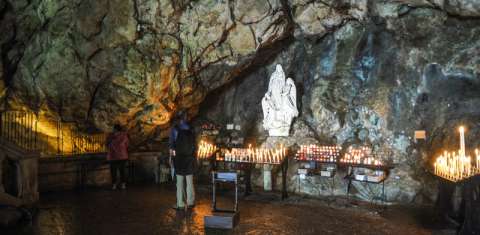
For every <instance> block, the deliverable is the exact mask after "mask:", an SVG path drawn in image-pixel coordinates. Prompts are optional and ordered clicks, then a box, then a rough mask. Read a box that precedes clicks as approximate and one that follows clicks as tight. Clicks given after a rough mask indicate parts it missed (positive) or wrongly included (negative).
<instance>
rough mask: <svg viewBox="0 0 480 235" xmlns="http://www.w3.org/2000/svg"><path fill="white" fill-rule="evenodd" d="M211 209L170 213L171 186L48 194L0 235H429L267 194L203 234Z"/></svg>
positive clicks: (389, 217)
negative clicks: (28, 222)
mask: <svg viewBox="0 0 480 235" xmlns="http://www.w3.org/2000/svg"><path fill="white" fill-rule="evenodd" d="M223 199H224V200H227V199H226V198H223ZM210 203H211V201H210V192H209V190H208V188H207V187H204V188H200V189H199V190H197V206H196V207H195V208H194V209H193V210H192V211H186V212H185V211H176V210H174V209H173V208H172V207H173V205H174V204H175V190H174V188H173V187H172V186H133V187H129V189H128V190H126V191H111V190H106V189H91V190H89V191H86V192H57V193H50V194H44V195H42V199H41V203H40V212H39V214H38V215H37V216H36V218H35V221H34V223H33V225H32V226H25V227H22V228H16V229H10V230H7V231H5V232H2V233H1V234H4V233H5V234H39V235H45V234H48V235H50V234H53V235H57V234H58V235H63V234H89V235H90V234H106V235H108V234H115V235H119V234H136V235H137V234H138V235H139V234H389V235H392V234H432V231H431V230H429V229H426V228H425V226H423V225H421V224H420V223H417V222H416V221H415V220H414V218H415V216H413V215H410V214H408V213H410V212H409V211H406V210H401V209H398V208H394V207H392V208H388V209H387V211H388V213H382V214H379V213H377V212H376V211H374V210H371V209H368V208H352V207H343V208H340V207H338V206H330V205H328V203H325V202H324V201H323V202H322V201H320V200H312V199H301V198H298V197H297V198H295V197H292V198H291V199H289V200H287V201H283V202H282V201H281V200H279V199H278V197H276V196H272V195H271V194H266V195H262V194H260V195H259V194H257V195H253V196H250V197H248V198H247V199H243V200H241V201H240V224H239V225H238V226H237V228H235V229H234V230H231V231H225V230H213V229H207V230H205V228H204V224H203V217H204V216H205V215H207V214H210V210H211V204H210ZM397 212H398V213H397ZM383 214H385V215H383ZM397 214H400V215H401V216H396V215H397ZM396 218H410V219H411V220H408V221H405V220H404V219H398V220H397V219H396Z"/></svg>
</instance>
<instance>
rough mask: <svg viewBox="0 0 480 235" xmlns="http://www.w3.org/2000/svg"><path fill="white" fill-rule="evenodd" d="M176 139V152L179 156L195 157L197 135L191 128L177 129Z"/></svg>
mask: <svg viewBox="0 0 480 235" xmlns="http://www.w3.org/2000/svg"><path fill="white" fill-rule="evenodd" d="M177 131H178V134H177V139H176V140H175V154H176V155H177V156H188V157H190V156H191V157H193V155H194V154H195V136H194V135H193V132H192V131H191V130H190V129H180V128H178V129H177Z"/></svg>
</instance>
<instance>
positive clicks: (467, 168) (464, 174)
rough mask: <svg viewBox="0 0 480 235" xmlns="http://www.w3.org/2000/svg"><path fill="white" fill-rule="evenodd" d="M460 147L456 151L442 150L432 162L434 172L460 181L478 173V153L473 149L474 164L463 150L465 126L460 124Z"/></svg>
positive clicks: (479, 159) (479, 158) (479, 166)
mask: <svg viewBox="0 0 480 235" xmlns="http://www.w3.org/2000/svg"><path fill="white" fill-rule="evenodd" d="M458 131H459V132H460V149H459V150H458V152H447V151H444V152H443V153H442V154H441V155H440V156H439V157H437V159H436V160H435V162H434V163H433V167H434V174H435V175H437V176H440V177H442V178H445V179H447V180H450V181H454V182H455V181H460V180H463V179H465V178H469V177H471V176H473V175H475V174H479V173H480V153H479V151H478V149H475V162H474V163H475V164H472V158H471V157H470V156H467V155H466V151H465V128H464V127H463V126H460V127H459V128H458Z"/></svg>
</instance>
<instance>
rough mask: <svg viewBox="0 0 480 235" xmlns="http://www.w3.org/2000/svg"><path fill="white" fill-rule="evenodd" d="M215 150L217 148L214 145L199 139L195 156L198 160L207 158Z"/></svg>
mask: <svg viewBox="0 0 480 235" xmlns="http://www.w3.org/2000/svg"><path fill="white" fill-rule="evenodd" d="M217 150H218V148H217V146H216V145H214V144H212V143H209V142H207V141H205V140H201V141H200V143H198V147H197V158H198V159H200V160H208V159H210V158H211V157H212V156H213V155H214V154H215V153H216V152H217Z"/></svg>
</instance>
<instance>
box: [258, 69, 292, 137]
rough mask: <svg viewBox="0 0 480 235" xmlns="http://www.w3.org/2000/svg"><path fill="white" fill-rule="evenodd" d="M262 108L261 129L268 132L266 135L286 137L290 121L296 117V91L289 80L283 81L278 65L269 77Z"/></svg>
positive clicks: (281, 70)
mask: <svg viewBox="0 0 480 235" xmlns="http://www.w3.org/2000/svg"><path fill="white" fill-rule="evenodd" d="M262 108H263V127H264V128H265V129H266V130H268V134H269V135H270V136H288V133H289V132H290V125H291V123H292V120H293V118H294V117H297V116H298V110H297V90H296V87H295V83H294V82H293V80H292V79H291V78H287V79H286V80H285V73H284V72H283V69H282V66H281V65H279V64H277V67H276V69H275V72H273V73H272V75H271V76H270V82H269V84H268V91H267V93H266V94H265V96H264V97H263V99H262Z"/></svg>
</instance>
